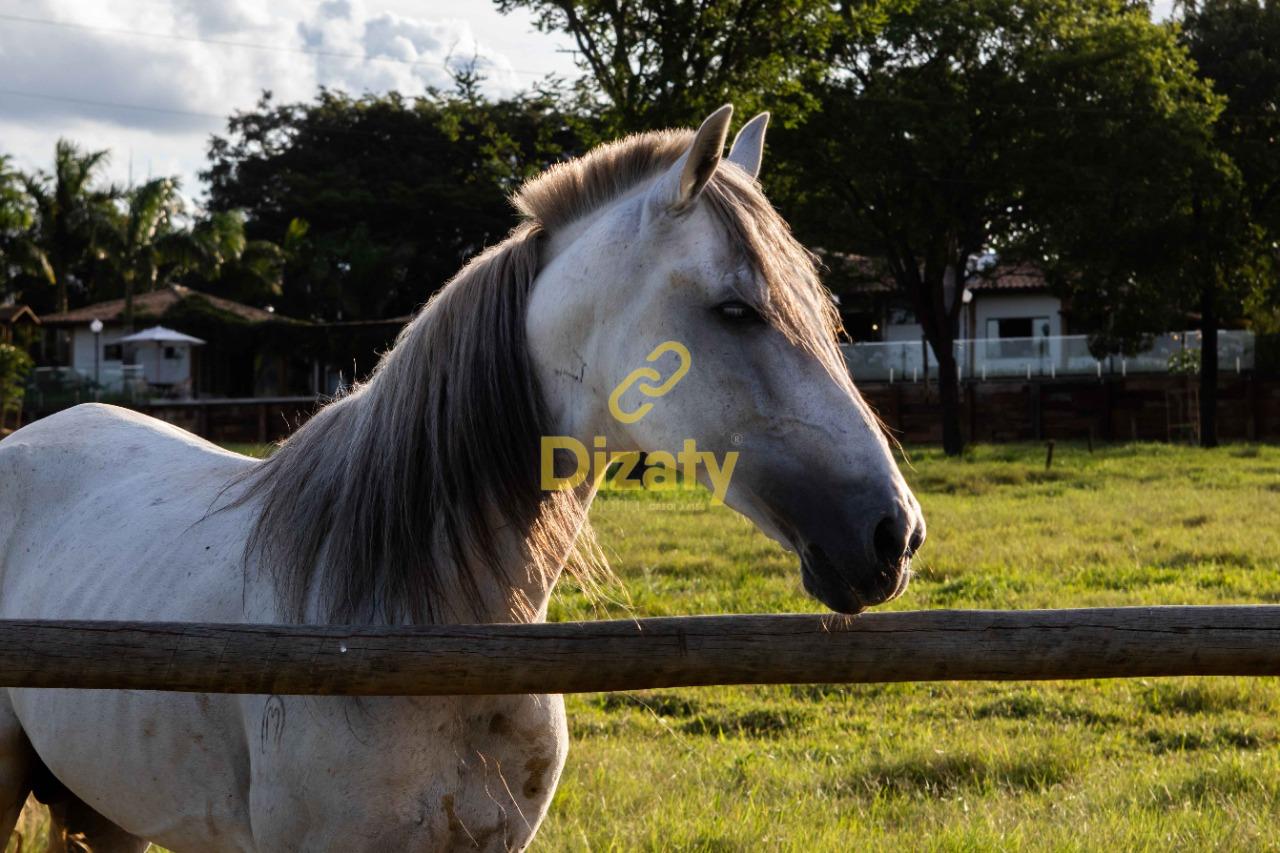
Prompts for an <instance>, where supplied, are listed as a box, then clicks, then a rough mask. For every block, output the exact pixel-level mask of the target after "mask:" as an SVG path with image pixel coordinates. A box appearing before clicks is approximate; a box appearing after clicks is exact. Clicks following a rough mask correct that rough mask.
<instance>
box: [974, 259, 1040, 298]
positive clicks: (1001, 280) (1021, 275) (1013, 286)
mask: <svg viewBox="0 0 1280 853" xmlns="http://www.w3.org/2000/svg"><path fill="white" fill-rule="evenodd" d="M1048 286H1049V283H1048V282H1047V281H1045V277H1044V272H1043V271H1042V270H1040V269H1039V268H1038V267H1035V266H1032V265H1031V264H1021V265H1016V266H1001V267H996V268H995V271H994V272H993V273H991V274H989V275H984V276H982V277H980V278H975V279H973V280H972V281H970V283H969V289H970V290H975V291H978V292H987V293H990V292H992V291H1001V292H1005V291H1016V290H1023V291H1030V290H1044V289H1045V288H1047V287H1048Z"/></svg>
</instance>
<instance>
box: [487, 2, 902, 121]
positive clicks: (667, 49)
mask: <svg viewBox="0 0 1280 853" xmlns="http://www.w3.org/2000/svg"><path fill="white" fill-rule="evenodd" d="M881 5H883V4H881V3H875V2H871V3H857V2H846V3H841V4H831V3H827V2H817V0H708V2H702V3H688V2H684V1H683V0H640V2H631V3H620V2H617V0H497V6H498V9H499V11H501V12H503V13H507V12H511V11H512V10H514V9H527V10H528V11H529V12H531V13H532V14H533V15H534V19H535V21H536V23H537V26H538V28H539V29H540V30H542V31H543V32H551V31H561V32H565V33H568V34H569V35H570V36H571V37H572V38H573V41H574V45H575V47H576V48H577V51H576V58H577V61H578V66H579V67H580V68H581V69H582V70H583V71H585V72H586V75H587V76H586V78H585V79H584V81H583V93H584V94H585V95H587V96H588V98H589V99H590V100H591V101H593V102H594V103H595V104H596V106H597V108H598V111H599V112H600V113H601V114H602V116H603V117H604V119H605V125H606V131H607V132H608V133H610V134H615V133H618V132H625V131H634V130H645V129H651V128H655V127H680V126H689V125H695V126H696V125H697V123H698V122H699V121H701V120H702V118H703V117H704V116H706V114H707V113H709V112H711V111H712V110H714V109H715V108H716V107H719V106H720V105H721V104H723V103H725V102H727V101H731V102H733V103H734V105H735V106H736V107H737V108H738V109H739V111H740V112H743V113H745V114H747V115H751V114H753V113H754V112H758V111H759V110H762V109H769V110H772V111H773V112H774V113H775V114H776V115H777V117H778V118H780V119H783V120H784V121H789V120H791V119H793V118H796V117H798V116H800V115H803V114H804V113H805V112H807V111H808V110H809V109H810V108H812V107H813V105H814V103H813V100H812V97H811V95H810V88H811V87H812V86H813V84H815V83H816V82H818V81H819V80H821V79H822V77H823V75H824V74H825V73H826V70H827V60H828V56H829V52H830V50H831V47H832V39H833V38H834V37H835V36H836V35H837V34H838V33H841V32H844V31H845V30H844V29H843V28H847V27H849V26H851V25H854V24H855V23H857V24H859V25H862V24H865V23H866V22H867V21H869V20H870V19H872V18H873V17H874V14H875V13H876V12H877V10H878V9H879V7H880V6H881ZM842 22H843V26H841V24H842Z"/></svg>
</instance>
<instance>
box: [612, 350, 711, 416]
mask: <svg viewBox="0 0 1280 853" xmlns="http://www.w3.org/2000/svg"><path fill="white" fill-rule="evenodd" d="M669 352H673V353H675V354H676V355H677V356H679V358H680V366H679V367H677V368H676V372H675V373H673V374H671V376H670V377H668V379H667V381H666V382H663V383H662V384H661V385H651V384H649V383H651V382H658V381H660V380H661V379H662V374H660V373H659V372H658V371H657V370H654V369H653V368H652V367H637V368H636V369H635V370H633V371H631V372H630V373H628V374H627V378H626V379H624V380H622V381H621V382H619V383H618V387H617V388H614V389H613V393H612V394H610V395H609V414H611V415H613V416H614V418H615V419H617V420H618V421H619V422H621V423H624V424H634V423H637V422H638V421H639V420H640V419H641V418H643V417H644V416H645V415H647V414H649V412H651V411H652V410H653V403H647V402H646V403H641V404H640V405H639V406H638V407H637V408H636V409H635V411H632V412H628V411H624V410H623V408H622V395H623V394H625V393H627V392H628V391H630V390H631V388H632V386H634V385H636V384H637V383H639V389H640V393H641V394H644V395H645V396H646V397H653V398H657V397H664V396H666V395H667V394H670V393H671V389H673V388H675V387H676V385H678V384H679V383H680V380H681V379H684V377H685V374H687V373H688V372H689V368H690V367H692V366H693V356H691V355H690V354H689V348H688V347H686V346H685V345H684V344H682V343H680V342H679V341H666V342H665V343H661V344H658V345H657V346H656V347H654V348H653V352H651V353H649V355H647V356H646V357H645V361H647V362H649V363H650V364H652V363H653V362H655V361H657V360H658V359H660V358H662V357H663V356H664V355H666V354H667V353H669ZM642 380H647V381H642Z"/></svg>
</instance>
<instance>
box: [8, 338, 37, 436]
mask: <svg viewBox="0 0 1280 853" xmlns="http://www.w3.org/2000/svg"><path fill="white" fill-rule="evenodd" d="M33 366H34V364H33V362H32V361H31V356H29V355H27V354H26V353H25V352H23V351H22V350H20V349H18V348H17V347H15V346H13V345H12V344H0V432H3V430H4V428H5V425H6V424H7V423H8V420H9V414H10V413H13V415H14V421H15V423H16V421H17V416H18V415H19V414H21V412H22V397H23V395H24V394H25V393H26V385H27V375H28V374H29V373H30V372H31V368H32V367H33Z"/></svg>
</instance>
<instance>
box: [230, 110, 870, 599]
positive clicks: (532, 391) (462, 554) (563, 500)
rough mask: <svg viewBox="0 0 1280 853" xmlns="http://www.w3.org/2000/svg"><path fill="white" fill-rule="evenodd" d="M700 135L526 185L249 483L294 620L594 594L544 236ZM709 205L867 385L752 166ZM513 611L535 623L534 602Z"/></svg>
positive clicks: (667, 135)
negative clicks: (557, 415) (515, 555)
mask: <svg viewBox="0 0 1280 853" xmlns="http://www.w3.org/2000/svg"><path fill="white" fill-rule="evenodd" d="M692 137H693V135H692V133H691V132H688V131H666V132H658V133H648V134H642V135H637V136H632V137H629V138H627V139H624V140H622V141H620V142H615V143H613V144H610V145H605V146H601V147H600V148H597V149H595V150H593V151H592V152H590V153H588V154H587V155H585V156H584V157H581V158H579V159H577V160H573V161H569V162H565V163H561V164H558V165H556V166H554V167H552V168H551V169H549V170H547V171H546V172H544V173H543V174H542V175H540V176H538V177H536V178H533V179H531V180H530V181H529V182H527V183H526V184H525V185H524V186H523V187H522V188H521V189H520V190H519V192H518V193H517V194H516V195H515V196H514V198H513V204H514V205H515V207H516V209H517V210H518V211H519V212H520V214H521V216H522V219H523V221H522V222H521V223H520V224H518V225H517V226H516V227H515V228H514V229H513V230H512V231H511V233H510V234H509V235H508V236H507V238H506V239H505V240H504V241H503V242H501V243H500V244H498V245H496V246H494V247H492V248H490V249H488V250H487V251H485V252H483V253H482V254H480V255H478V256H477V257H475V258H474V259H472V260H471V261H470V262H469V263H467V264H466V265H465V266H464V267H463V268H462V270H460V271H459V272H458V274H457V275H456V276H455V277H454V278H453V279H452V280H451V281H450V282H449V283H448V284H447V285H446V286H445V287H444V288H442V289H441V290H440V291H439V292H438V293H437V294H436V295H435V296H433V297H432V298H431V299H430V300H429V301H428V302H427V304H426V305H425V306H424V307H423V308H422V310H421V311H420V312H419V313H418V315H417V316H416V317H415V318H414V320H413V321H412V322H410V323H409V324H408V325H407V326H406V327H405V328H404V329H403V330H402V331H401V333H400V335H399V337H398V338H397V340H396V343H395V345H394V346H393V347H392V348H391V349H390V350H389V351H387V352H386V353H385V354H384V355H383V357H382V359H381V361H380V362H379V364H378V366H377V368H376V369H375V370H374V372H373V373H372V374H371V376H370V378H369V379H368V380H367V381H366V382H364V383H363V384H360V385H357V386H356V387H354V388H353V389H352V390H351V391H350V392H349V393H348V394H346V395H345V396H343V397H341V398H339V399H337V400H335V401H334V402H332V403H330V404H329V405H327V406H325V407H324V408H323V409H321V410H320V411H319V412H318V413H316V415H315V416H314V417H312V418H311V419H310V420H309V421H308V422H307V423H306V424H304V425H303V426H302V427H301V428H299V429H298V430H297V432H295V433H294V434H293V435H292V436H291V437H290V438H288V439H287V440H286V441H284V442H283V443H282V444H281V445H280V446H279V448H278V449H277V451H276V452H275V453H274V454H273V455H272V456H271V457H270V458H268V459H266V460H264V461H263V462H262V463H261V464H260V465H258V466H257V467H255V468H254V469H251V470H250V472H248V474H247V475H246V477H245V481H246V484H247V485H246V488H245V490H244V491H243V492H241V494H240V495H239V497H238V498H237V499H236V504H244V503H246V502H248V501H249V500H251V499H255V498H257V499H260V501H261V506H260V510H259V512H258V515H257V519H256V521H255V523H254V526H253V528H252V530H251V532H250V535H249V539H248V541H247V543H246V550H245V555H246V560H248V558H249V557H250V556H256V557H257V559H258V565H260V566H263V567H265V568H266V571H268V572H269V573H270V575H271V576H272V578H273V580H274V581H275V583H276V586H277V590H278V594H279V595H280V597H281V599H282V602H283V603H284V605H285V607H286V611H287V613H288V615H289V617H290V618H295V619H299V620H301V619H304V618H305V617H306V612H307V610H308V605H309V604H316V605H318V606H319V607H320V608H321V609H322V611H323V614H324V615H325V616H326V617H327V618H328V619H330V620H331V621H333V622H335V623H352V622H379V621H385V622H405V621H407V622H412V623H421V622H438V621H441V620H443V619H447V618H449V617H450V615H451V614H449V613H447V612H446V611H445V610H444V609H443V602H446V601H448V602H451V603H452V605H453V606H454V607H457V606H459V602H461V606H462V607H463V608H464V609H465V608H470V609H471V610H472V615H473V616H474V617H476V618H483V617H484V616H485V614H484V613H482V612H481V609H482V608H481V601H482V595H481V587H482V584H483V583H485V582H486V581H488V580H494V581H497V582H499V583H505V584H507V585H508V586H514V585H515V582H516V580H517V578H516V576H515V575H514V574H513V573H514V572H520V573H524V572H530V573H532V576H533V577H540V578H541V579H542V580H543V581H544V582H549V581H550V580H551V579H553V578H554V577H555V575H556V574H557V573H558V572H559V571H560V570H561V567H562V566H564V568H565V569H566V570H567V571H569V572H570V573H571V574H573V575H575V576H576V577H578V578H579V579H580V580H582V581H583V582H585V584H586V585H587V586H588V587H590V586H592V585H593V584H594V579H595V578H596V577H598V572H599V570H600V569H602V568H603V565H604V564H603V560H602V559H601V558H600V557H599V549H598V548H596V547H595V542H594V537H593V535H592V532H591V529H590V526H589V524H588V522H587V519H586V510H585V508H584V507H583V506H582V505H581V503H580V501H579V500H578V498H577V496H576V495H574V493H573V492H572V491H570V490H553V491H550V492H546V491H543V490H542V489H541V484H540V482H539V477H538V475H537V472H538V464H539V443H540V438H541V436H543V435H547V434H549V432H550V430H551V429H552V425H551V424H550V421H549V416H548V414H547V411H546V408H545V405H544V401H543V397H542V394H541V391H540V389H539V387H538V382H537V378H536V374H535V372H534V370H533V366H532V361H531V358H530V354H529V351H528V343H527V340H526V333H525V316H526V308H527V306H528V302H529V299H530V296H531V294H532V290H533V283H534V279H535V278H536V276H537V274H538V270H539V268H540V264H541V255H542V248H543V245H544V243H545V241H546V239H547V237H548V236H549V235H550V234H552V233H554V232H555V231H556V230H558V229H560V228H562V227H564V226H565V225H566V224H568V223H570V222H572V221H574V220H576V219H578V218H580V217H582V216H585V215H588V214H589V213H591V212H592V211H594V210H597V209H599V208H601V207H602V206H604V205H606V204H608V203H609V202H610V201H612V200H614V199H617V198H619V197H620V196H622V195H623V194H625V193H626V192H628V191H629V190H631V189H632V188H634V187H635V186H637V185H638V184H639V183H640V182H642V181H644V180H647V179H649V178H651V177H654V176H656V175H657V174H658V173H659V172H661V171H662V170H664V169H666V168H668V167H669V166H671V165H672V164H673V163H674V162H675V161H676V160H677V159H678V158H679V157H680V155H681V154H683V152H684V151H685V150H686V149H687V148H688V146H689V144H690V142H691V141H692ZM704 196H705V197H706V198H707V199H708V201H709V203H710V205H711V209H712V210H713V211H714V212H715V214H716V217H717V219H718V220H719V221H720V222H722V223H723V224H724V226H725V229H726V233H727V235H728V236H729V238H730V240H731V241H732V243H733V244H734V245H736V246H738V247H739V248H740V249H741V251H742V252H743V253H744V255H745V256H746V257H747V259H749V260H750V262H751V263H752V264H753V265H754V267H755V268H756V269H757V270H758V271H759V273H760V274H761V275H763V276H764V278H765V280H766V281H767V282H768V283H769V288H768V292H769V305H768V306H767V307H766V312H765V313H766V318H767V319H768V320H769V321H770V322H771V323H773V324H774V325H775V326H777V327H778V328H779V329H781V330H782V331H783V333H784V334H785V335H786V336H787V338H788V339H789V340H791V341H792V342H793V343H795V344H796V345H798V346H801V347H803V348H804V349H806V350H808V351H811V352H813V353H814V354H815V355H816V356H818V357H819V359H820V360H821V361H822V363H823V364H824V366H826V367H827V368H828V371H829V372H831V373H832V375H833V376H838V377H839V378H840V379H841V381H843V382H844V383H847V384H849V387H850V388H852V384H851V382H850V380H849V378H848V373H847V371H845V370H844V367H843V359H842V358H841V356H840V352H839V349H838V347H837V344H836V332H837V329H838V314H837V313H836V310H835V308H834V306H833V304H832V301H831V299H830V296H829V295H828V294H827V293H826V291H825V290H824V289H823V288H822V286H821V284H820V283H819V282H818V278H817V272H816V268H815V264H814V258H813V256H812V255H811V254H810V253H809V252H808V251H807V250H805V249H804V248H803V247H802V246H800V244H799V243H797V242H796V241H795V239H794V238H793V237H792V236H791V234H790V231H789V229H788V228H787V225H786V223H785V222H784V221H783V220H782V218H781V217H780V216H779V215H778V214H777V212H776V211H774V209H773V208H772V206H771V205H770V204H769V202H768V201H767V200H765V198H764V196H763V194H762V193H761V192H760V190H759V187H758V185H756V184H755V182H754V180H753V179H751V177H750V176H748V175H747V174H746V173H745V172H744V171H742V170H741V169H739V168H738V167H736V166H734V165H732V164H729V163H727V162H726V163H723V164H722V165H721V168H720V169H718V170H717V173H716V176H715V177H714V179H713V180H712V182H711V183H710V184H709V185H708V187H707V189H706V191H705V192H704ZM855 393H856V392H855ZM500 528H508V529H511V530H516V531H520V532H521V533H522V534H523V537H524V551H525V554H524V555H523V556H524V558H525V559H524V561H523V563H521V564H519V565H512V564H511V562H510V561H511V556H512V555H510V554H503V553H500V552H499V549H498V546H497V544H496V543H495V537H494V536H493V531H494V530H497V529H500ZM441 559H443V560H447V561H449V562H450V563H451V564H452V565H453V566H454V567H455V571H452V572H449V573H442V572H441V571H439V570H438V567H437V566H436V565H434V561H436V560H441ZM442 575H445V576H444V577H442ZM486 575H487V577H486ZM512 609H513V613H512V614H511V615H512V617H513V618H517V619H528V618H531V617H532V615H533V614H532V608H530V607H529V606H528V603H527V602H524V603H521V602H514V603H513V604H512ZM453 615H455V616H456V614H453ZM489 615H490V616H492V614H489Z"/></svg>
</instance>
